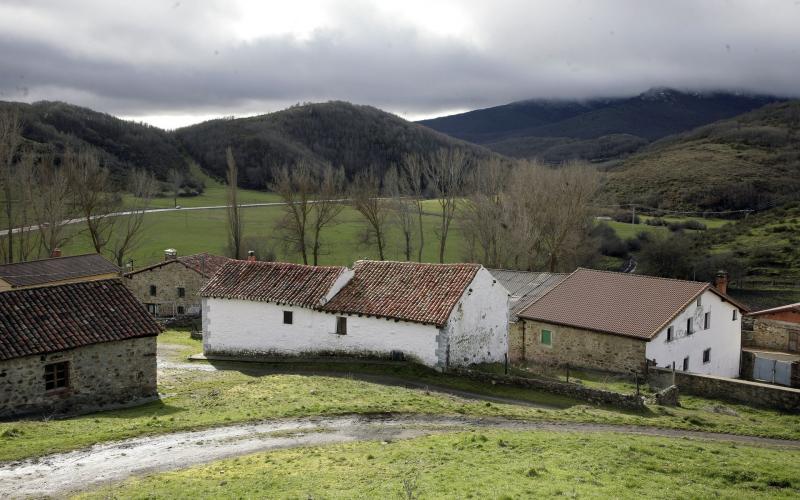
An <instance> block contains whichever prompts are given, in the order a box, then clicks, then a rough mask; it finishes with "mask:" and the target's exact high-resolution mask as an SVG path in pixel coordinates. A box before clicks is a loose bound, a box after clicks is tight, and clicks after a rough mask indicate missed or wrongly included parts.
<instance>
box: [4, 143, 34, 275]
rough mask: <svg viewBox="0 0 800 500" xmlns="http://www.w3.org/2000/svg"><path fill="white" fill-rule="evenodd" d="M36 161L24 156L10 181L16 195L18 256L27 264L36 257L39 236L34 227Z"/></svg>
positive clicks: (13, 171)
mask: <svg viewBox="0 0 800 500" xmlns="http://www.w3.org/2000/svg"><path fill="white" fill-rule="evenodd" d="M34 168H35V161H34V157H33V155H31V154H24V155H22V156H21V158H20V161H19V162H18V163H17V164H16V165H15V167H14V168H13V170H12V177H11V179H10V182H11V186H12V192H13V193H15V194H14V202H15V204H16V208H14V218H15V225H16V226H17V228H16V231H17V234H16V238H15V239H16V244H15V247H16V256H17V260H19V261H20V262H25V261H27V260H29V259H30V258H31V257H33V256H35V253H36V249H37V247H38V237H39V235H38V234H37V232H36V231H35V228H34V227H33V226H34V224H35V221H36V219H35V210H34V204H35V203H37V201H38V199H39V193H38V186H37V184H38V182H37V179H36V175H35V172H34Z"/></svg>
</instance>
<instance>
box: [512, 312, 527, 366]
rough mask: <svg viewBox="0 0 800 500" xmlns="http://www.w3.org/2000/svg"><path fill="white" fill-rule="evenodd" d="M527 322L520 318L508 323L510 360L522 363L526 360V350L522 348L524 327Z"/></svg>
mask: <svg viewBox="0 0 800 500" xmlns="http://www.w3.org/2000/svg"><path fill="white" fill-rule="evenodd" d="M524 325H525V323H523V321H522V320H521V319H520V320H518V321H516V322H515V323H509V324H508V361H509V363H521V362H523V361H525V351H524V349H523V348H522V337H523V336H524V333H523V328H524Z"/></svg>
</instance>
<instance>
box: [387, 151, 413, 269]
mask: <svg viewBox="0 0 800 500" xmlns="http://www.w3.org/2000/svg"><path fill="white" fill-rule="evenodd" d="M383 185H384V191H385V194H386V196H388V197H389V200H390V205H391V209H392V219H393V220H394V222H395V224H396V226H397V228H398V229H399V230H400V234H401V236H402V237H403V256H404V257H405V259H406V260H407V261H409V260H411V253H412V252H413V251H414V233H415V232H416V230H417V227H416V224H417V220H416V215H417V203H418V200H414V199H412V198H410V197H409V196H408V193H409V191H410V190H411V189H410V187H409V182H408V179H406V178H405V176H401V175H400V174H399V173H398V172H397V168H395V167H394V166H391V167H390V168H389V169H388V170H387V171H386V174H384V177H383Z"/></svg>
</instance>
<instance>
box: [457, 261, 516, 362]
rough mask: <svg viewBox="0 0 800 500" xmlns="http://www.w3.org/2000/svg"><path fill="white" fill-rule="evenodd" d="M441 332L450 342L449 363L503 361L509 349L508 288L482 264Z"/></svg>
mask: <svg viewBox="0 0 800 500" xmlns="http://www.w3.org/2000/svg"><path fill="white" fill-rule="evenodd" d="M444 331H445V335H446V342H449V345H450V366H466V365H470V364H475V363H493V362H502V361H504V359H505V355H506V353H507V352H508V291H507V290H506V289H505V288H503V286H502V285H501V284H500V283H499V282H498V281H497V280H495V278H494V277H493V276H492V274H491V273H490V272H489V271H487V270H486V269H484V268H483V267H481V268H480V269H479V270H478V272H477V274H476V275H475V278H474V279H473V280H472V283H470V285H469V287H468V289H467V290H466V291H465V292H464V295H462V297H461V299H460V300H459V302H458V304H457V305H456V307H455V309H454V310H453V313H452V315H451V316H450V320H449V321H448V323H447V325H445V328H444ZM444 348H445V349H446V346H444ZM442 364H444V359H442Z"/></svg>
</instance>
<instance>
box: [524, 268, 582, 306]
mask: <svg viewBox="0 0 800 500" xmlns="http://www.w3.org/2000/svg"><path fill="white" fill-rule="evenodd" d="M579 269H582V268H580V267H579V268H577V269H575V270H574V271H572V272H571V273H569V274H567V275H566V276H565V277H564V279H563V280H561V281H559V282H558V283H556V284H555V286H553V288H551V289H550V290H548V291H546V292H544V293H543V294H542V295H540V296H539V298H538V299H537V300H536V301H535V302H532V303H530V304H528V306H527V307H525V309H524V310H522V311H520V312H519V313H517V316H522V317H523V318H524V317H525V316H524V314H525V311H527V310H528V309H529V308H531V307H533V304H535V303H536V302H539V301H540V300H542V299H543V298H545V297H547V295H548V294H550V293H551V292H552V291H553V290H555V289H556V288H558V287H560V286H561V285H563V284H564V283H566V282H567V280H569V278H570V277H571V276H572V275H573V274H575V273H577V272H578V270H579ZM523 297H524V295H523Z"/></svg>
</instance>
